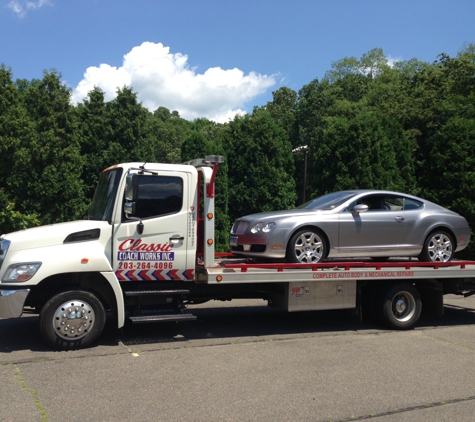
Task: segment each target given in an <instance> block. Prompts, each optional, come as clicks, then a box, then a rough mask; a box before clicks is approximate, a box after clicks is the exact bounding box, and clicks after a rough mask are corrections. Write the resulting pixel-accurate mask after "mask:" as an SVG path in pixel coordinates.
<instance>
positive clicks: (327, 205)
mask: <svg viewBox="0 0 475 422" xmlns="http://www.w3.org/2000/svg"><path fill="white" fill-rule="evenodd" d="M356 194H357V192H353V191H344V192H333V193H329V194H327V195H323V196H319V197H318V198H315V199H312V200H311V201H308V202H306V203H305V204H302V205H300V206H298V207H297V209H312V210H332V209H334V208H336V207H338V206H340V205H341V204H343V203H344V202H345V201H347V200H348V199H350V198H352V197H353V196H355V195H356Z"/></svg>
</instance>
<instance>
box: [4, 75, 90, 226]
mask: <svg viewBox="0 0 475 422" xmlns="http://www.w3.org/2000/svg"><path fill="white" fill-rule="evenodd" d="M60 78H61V75H60V74H58V73H56V72H55V71H51V72H45V73H44V76H43V79H42V80H33V81H32V82H31V83H30V84H29V85H28V86H27V87H25V89H24V91H23V92H22V94H21V99H22V101H23V105H24V108H25V110H26V114H27V117H28V119H29V121H30V124H29V127H28V128H29V130H28V133H27V134H24V135H23V136H22V138H21V142H20V144H19V145H18V147H17V148H16V150H15V152H14V154H13V157H12V161H13V169H12V172H11V174H10V175H9V177H8V178H7V184H8V186H9V188H10V191H9V195H10V197H11V200H12V202H15V203H16V206H17V207H18V210H19V211H21V212H22V213H36V214H38V215H39V216H40V217H39V218H40V220H41V222H42V223H54V222H60V221H67V220H71V219H76V218H79V217H82V216H83V215H84V213H85V210H86V201H85V197H84V190H83V182H82V181H81V174H82V166H83V160H82V157H81V155H80V145H79V139H78V130H77V129H78V128H77V120H76V115H75V113H74V112H73V108H72V106H71V104H70V98H71V93H70V89H68V88H66V86H65V85H64V84H63V83H62V82H61V81H60Z"/></svg>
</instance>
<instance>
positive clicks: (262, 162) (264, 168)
mask: <svg viewBox="0 0 475 422" xmlns="http://www.w3.org/2000/svg"><path fill="white" fill-rule="evenodd" d="M223 148H224V150H225V151H226V156H227V159H228V164H229V170H228V177H229V194H230V198H232V201H230V203H229V214H230V217H231V221H233V220H234V219H236V218H238V217H241V216H243V215H246V214H250V213H254V212H259V211H270V210H276V209H286V208H291V207H293V206H294V205H295V200H296V198H297V194H296V192H295V182H294V180H293V178H292V174H293V171H294V166H293V158H292V153H291V149H292V145H291V144H290V142H289V141H288V140H287V136H286V134H285V132H284V130H283V129H282V128H281V127H280V126H279V125H277V124H276V123H275V122H274V120H273V119H272V117H271V115H270V114H269V112H267V111H266V110H256V111H255V112H254V113H253V114H252V115H246V116H243V117H241V116H236V117H235V118H234V120H233V121H231V122H230V123H229V126H228V130H227V131H225V132H224V133H223Z"/></svg>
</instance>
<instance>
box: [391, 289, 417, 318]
mask: <svg viewBox="0 0 475 422" xmlns="http://www.w3.org/2000/svg"><path fill="white" fill-rule="evenodd" d="M391 309H392V312H393V316H394V318H396V319H397V320H398V321H400V322H405V321H408V320H410V319H411V318H412V317H413V316H414V313H415V312H416V300H415V299H414V296H412V295H411V294H410V293H408V292H399V293H398V294H397V295H395V296H394V297H393V300H392V302H391Z"/></svg>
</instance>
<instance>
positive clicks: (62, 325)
mask: <svg viewBox="0 0 475 422" xmlns="http://www.w3.org/2000/svg"><path fill="white" fill-rule="evenodd" d="M105 321H106V313H105V310H104V306H103V305H102V302H101V301H100V300H99V299H98V298H97V297H96V296H95V295H94V294H93V293H91V292H87V291H84V290H70V291H67V292H62V293H58V294H57V295H56V296H53V297H52V298H51V299H50V300H48V302H46V303H45V305H44V306H43V308H42V310H41V313H40V331H41V335H42V336H43V338H44V340H45V341H46V342H47V343H48V344H49V345H51V346H53V347H54V348H56V349H60V350H68V349H81V348H83V347H87V346H89V345H90V344H91V343H92V342H93V341H95V340H96V339H97V338H98V337H99V335H100V334H101V333H102V330H103V328H104V325H105Z"/></svg>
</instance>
